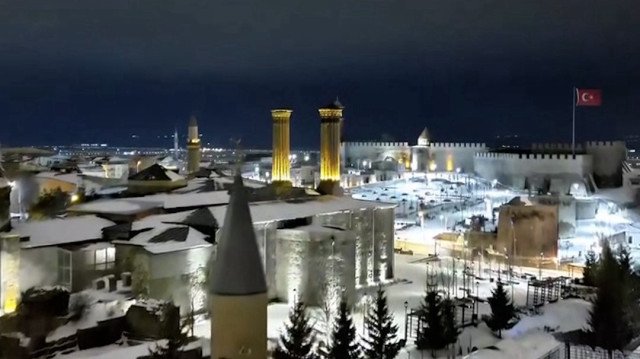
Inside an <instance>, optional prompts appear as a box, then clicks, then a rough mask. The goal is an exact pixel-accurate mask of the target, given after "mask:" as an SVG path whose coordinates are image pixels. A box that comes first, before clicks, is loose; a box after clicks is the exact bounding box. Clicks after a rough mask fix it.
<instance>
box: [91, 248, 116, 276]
mask: <svg viewBox="0 0 640 359" xmlns="http://www.w3.org/2000/svg"><path fill="white" fill-rule="evenodd" d="M92 254H93V256H90V260H88V261H87V266H89V267H92V268H93V269H95V270H107V269H113V268H114V267H115V264H116V249H115V248H113V247H109V248H103V249H97V250H96V251H95V252H93V253H92Z"/></svg>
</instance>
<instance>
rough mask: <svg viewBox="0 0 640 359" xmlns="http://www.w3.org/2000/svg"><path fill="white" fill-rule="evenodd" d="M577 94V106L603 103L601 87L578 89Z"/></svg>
mask: <svg viewBox="0 0 640 359" xmlns="http://www.w3.org/2000/svg"><path fill="white" fill-rule="evenodd" d="M576 94H577V101H576V106H600V105H602V90H600V89H576Z"/></svg>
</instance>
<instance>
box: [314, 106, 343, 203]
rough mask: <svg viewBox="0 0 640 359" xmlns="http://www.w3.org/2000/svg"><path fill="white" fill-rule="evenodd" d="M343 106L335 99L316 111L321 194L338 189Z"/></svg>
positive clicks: (332, 192)
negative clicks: (318, 123)
mask: <svg viewBox="0 0 640 359" xmlns="http://www.w3.org/2000/svg"><path fill="white" fill-rule="evenodd" d="M343 109H344V106H342V104H341V103H340V102H339V101H338V100H337V99H336V100H335V101H334V102H332V103H331V104H329V105H327V106H325V107H322V108H320V109H319V110H318V112H319V113H320V186H319V190H320V192H323V193H328V194H334V193H335V192H336V190H339V188H340V136H341V135H340V132H341V131H340V129H341V127H342V110H343Z"/></svg>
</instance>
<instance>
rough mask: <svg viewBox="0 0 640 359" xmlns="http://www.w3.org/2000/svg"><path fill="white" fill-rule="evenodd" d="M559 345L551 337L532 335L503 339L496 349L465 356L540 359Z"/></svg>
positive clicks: (474, 358)
mask: <svg viewBox="0 0 640 359" xmlns="http://www.w3.org/2000/svg"><path fill="white" fill-rule="evenodd" d="M558 345H560V342H558V341H557V340H556V339H555V338H554V337H553V335H551V334H548V333H532V334H528V335H524V336H522V337H519V338H517V339H510V338H509V339H504V340H502V341H500V342H498V343H497V344H496V345H495V346H496V347H497V348H498V349H481V350H478V351H476V352H473V353H471V354H469V355H467V356H466V357H465V358H468V359H527V358H542V357H544V355H546V354H548V353H549V352H551V351H553V350H554V349H555V348H556V347H558Z"/></svg>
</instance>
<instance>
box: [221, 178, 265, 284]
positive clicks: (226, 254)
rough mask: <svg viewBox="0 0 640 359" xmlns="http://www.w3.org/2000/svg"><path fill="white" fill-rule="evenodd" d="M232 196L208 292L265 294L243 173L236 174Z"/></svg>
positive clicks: (260, 258) (262, 270) (262, 271)
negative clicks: (241, 174)
mask: <svg viewBox="0 0 640 359" xmlns="http://www.w3.org/2000/svg"><path fill="white" fill-rule="evenodd" d="M230 193H231V197H230V198H229V206H228V207H227V212H226V215H225V218H224V224H223V226H222V233H221V234H220V239H219V240H218V248H217V254H216V260H215V261H214V262H213V264H212V265H211V266H210V268H209V270H210V273H209V274H210V275H209V293H211V294H217V295H251V294H258V293H265V292H266V291H267V283H266V280H265V275H264V269H263V267H262V257H261V256H260V250H259V249H258V242H257V241H256V234H255V231H254V229H253V221H252V219H251V212H250V211H249V193H248V192H247V188H246V187H245V186H244V184H243V183H242V177H241V176H240V174H236V176H235V180H234V182H233V186H232V187H231V191H230Z"/></svg>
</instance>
